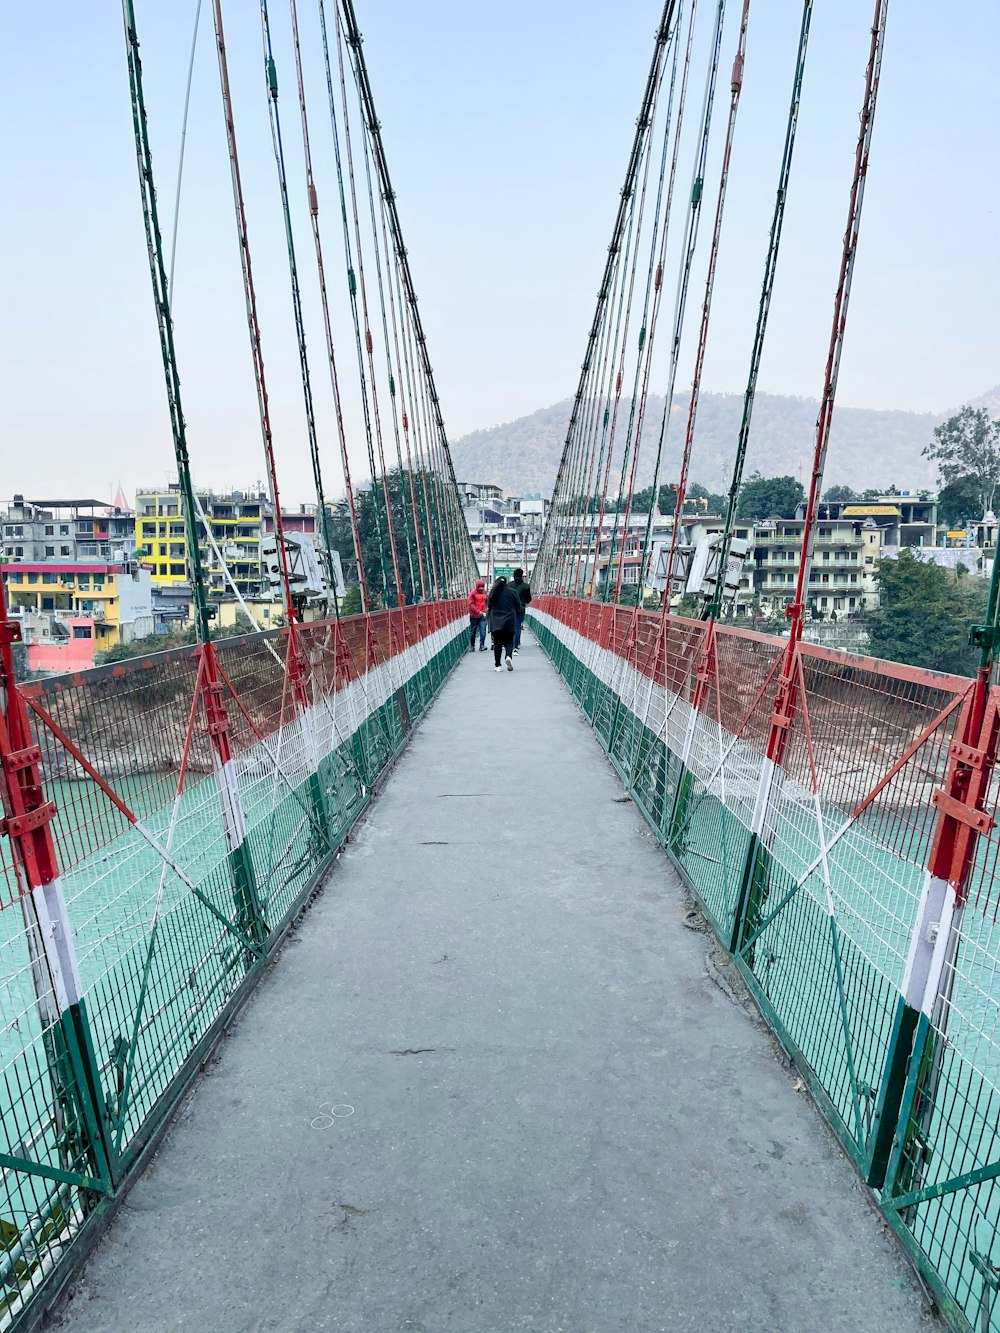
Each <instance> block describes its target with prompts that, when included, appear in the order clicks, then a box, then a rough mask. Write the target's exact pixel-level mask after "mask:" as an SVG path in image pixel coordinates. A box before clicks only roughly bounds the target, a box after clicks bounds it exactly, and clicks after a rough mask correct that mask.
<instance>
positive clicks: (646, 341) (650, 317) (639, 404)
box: [591, 0, 698, 596]
mask: <svg viewBox="0 0 1000 1333" xmlns="http://www.w3.org/2000/svg"><path fill="white" fill-rule="evenodd" d="M697 14H698V0H692V4H691V11H690V14H689V17H688V33H687V42H686V44H685V50H684V67H683V73H682V75H681V87H680V96H679V98H678V103H677V122H676V125H675V126H674V130H673V150H672V152H671V158H670V175H669V181H668V184H667V196H666V202H665V204H664V203H663V200H662V197H661V195H660V193H659V191H658V192H657V200H656V213H655V218H656V220H657V223H658V222H659V219H660V217H661V216H662V218H663V230H662V233H661V235H660V246H659V254H658V256H657V262H656V268H655V273H654V275H653V298H652V299H653V304H652V310H650V309H649V304H648V302H649V281H648V278H647V287H646V294H645V302H644V307H643V323H642V325H641V326H640V331H639V347H638V349H637V357H636V368H635V376H634V379H633V384H632V399H631V404H630V407H629V420H628V426H627V428H626V434H625V447H626V449H628V448H629V447H630V442H631V448H632V450H633V463H632V468H633V473H634V472H635V470H636V469H637V467H638V456H639V450H640V449H641V447H642V431H643V427H644V426H645V421H646V403H647V398H648V393H649V377H650V371H651V367H652V360H653V348H654V345H655V342H656V329H657V325H658V322H659V313H660V304H661V300H662V296H663V267H664V263H665V262H666V250H667V242H668V240H669V237H670V220H671V218H672V216H673V200H674V186H675V183H676V180H677V165H678V161H679V156H680V142H681V132H682V130H683V128H684V112H685V109H686V105H687V89H688V81H689V76H690V72H691V50H692V45H693V42H694V32H695V21H696V18H697ZM680 21H681V17H680V11H679V10H678V26H679V24H680ZM679 49H680V48H679V44H676V45H675V46H674V59H675V64H674V69H673V72H672V77H671V89H670V103H671V105H672V101H673V95H674V80H675V78H676V59H677V55H678V52H679ZM670 129H671V126H670V123H669V112H668V122H667V123H666V124H665V126H664V139H663V152H664V154H666V152H667V151H668V146H669V143H670ZM661 171H662V167H661ZM661 184H662V178H661ZM654 251H655V234H654V238H653V244H652V245H651V254H650V264H651V266H652V254H653V252H654ZM640 375H641V378H642V387H641V389H640V387H639V379H640ZM609 480H610V461H609V464H608V469H607V470H606V473H605V477H604V481H603V493H604V494H605V495H606V493H607V486H608V481H609ZM650 504H651V505H658V504H659V496H658V495H653V496H652V497H651V500H650ZM610 563H611V562H610V560H609V562H608V569H609V575H610ZM591 595H592V596H593V589H591Z"/></svg>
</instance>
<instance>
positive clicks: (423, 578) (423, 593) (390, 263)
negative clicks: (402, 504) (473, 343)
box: [379, 196, 427, 602]
mask: <svg viewBox="0 0 1000 1333" xmlns="http://www.w3.org/2000/svg"><path fill="white" fill-rule="evenodd" d="M379 212H380V215H381V222H382V247H383V251H384V254H385V266H386V270H387V272H388V275H389V276H388V281H387V283H386V286H387V287H388V289H389V311H390V314H391V316H392V345H393V348H394V350H395V354H396V374H397V375H398V376H399V388H400V391H401V392H402V391H405V384H404V382H403V359H402V355H401V353H400V343H399V324H398V321H397V317H396V292H395V286H396V284H397V283H398V281H399V273H398V266H397V265H396V263H395V259H394V256H393V254H392V250H391V249H390V246H389V229H388V224H387V221H386V216H385V213H386V210H385V200H384V199H381V196H380V204H379ZM394 278H395V280H396V282H395V283H394V282H393V279H394ZM392 411H393V424H394V428H395V430H396V448H397V450H398V449H399V447H400V445H399V420H400V419H401V420H402V423H403V437H404V440H405V443H406V475H407V477H408V478H409V487H410V504H411V505H412V506H413V513H412V515H411V517H412V521H413V543H414V546H415V547H416V550H417V570H418V573H419V574H420V598H419V600H420V601H422V602H426V601H427V572H426V570H425V568H424V556H423V550H422V548H421V542H420V526H419V524H420V506H419V504H418V502H417V487H416V481H415V479H414V475H413V454H412V451H411V449H410V432H409V430H408V428H407V423H408V418H407V415H406V407H405V405H404V406H403V408H402V410H401V411H400V408H399V404H398V399H397V395H396V392H395V387H394V388H393V392H392ZM402 467H403V463H402V458H400V470H402Z"/></svg>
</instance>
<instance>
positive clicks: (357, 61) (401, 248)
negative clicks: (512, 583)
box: [340, 0, 675, 577]
mask: <svg viewBox="0 0 1000 1333" xmlns="http://www.w3.org/2000/svg"><path fill="white" fill-rule="evenodd" d="M674 2H675V0H668V3H671V4H672V3H674ZM340 4H341V7H342V9H343V15H344V29H345V32H346V36H347V45H348V47H349V48H350V50H351V53H352V57H353V64H354V70H355V77H356V78H357V80H358V86H359V88H360V91H361V99H362V104H363V106H364V112H365V123H366V125H367V127H368V133H369V135H370V136H371V147H372V157H373V161H374V164H375V172H376V176H377V178H378V183H379V189H380V192H381V195H382V199H383V201H384V203H385V207H386V211H387V214H388V222H389V233H390V236H391V237H392V242H393V246H394V249H395V253H396V259H397V263H398V265H399V270H400V276H401V279H402V282H403V287H404V290H405V292H406V300H407V305H408V307H409V310H410V314H411V318H412V320H413V327H414V333H415V337H416V344H417V348H418V349H419V355H420V364H421V368H422V370H423V376H424V379H425V382H426V385H427V394H428V398H429V400H430V406H431V410H432V412H433V417H434V424H435V428H436V434H437V438H438V441H439V445H440V449H441V454H442V457H443V462H444V467H445V469H446V473H445V477H444V478H442V480H443V481H444V480H446V481H448V482H450V484H451V487H452V488H453V489H452V495H453V500H454V503H457V499H458V482H457V479H456V477H455V468H454V464H453V462H452V457H451V449H450V447H449V445H448V435H447V432H446V430H445V425H444V417H443V415H442V412H441V401H440V398H439V396H438V392H437V386H436V384H435V381H434V372H433V369H432V367H431V363H430V356H429V353H428V350H427V338H426V336H425V334H424V330H423V325H422V323H421V320H420V312H419V309H418V307H417V295H416V290H415V288H414V285H413V276H412V274H411V272H410V262H409V258H408V255H407V251H406V246H405V245H404V243H403V232H402V227H401V226H400V222H399V213H398V210H397V207H396V193H395V191H394V189H393V187H392V181H391V179H390V177H389V168H388V164H387V162H386V155H385V147H384V145H383V143H382V133H381V128H380V125H379V120H378V116H377V115H376V112H375V99H374V97H373V95H372V90H371V81H370V79H369V77H368V68H367V65H366V64H365V58H364V52H363V50H362V40H363V39H362V36H361V32H360V29H359V28H358V22H357V17H356V15H355V12H354V4H353V0H340ZM463 528H464V523H463ZM461 555H462V564H463V566H464V572H465V573H466V575H467V576H470V577H471V576H472V575H473V573H474V571H475V568H476V564H475V558H474V556H473V553H472V542H471V539H470V538H469V535H468V533H467V532H466V533H465V534H464V541H463V542H462V544H461ZM457 572H458V571H456V573H457Z"/></svg>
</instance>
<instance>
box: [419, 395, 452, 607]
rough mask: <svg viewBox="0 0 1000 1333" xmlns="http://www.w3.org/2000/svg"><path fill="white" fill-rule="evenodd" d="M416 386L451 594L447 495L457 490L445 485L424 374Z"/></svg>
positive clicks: (450, 554) (438, 440)
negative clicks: (429, 455)
mask: <svg viewBox="0 0 1000 1333" xmlns="http://www.w3.org/2000/svg"><path fill="white" fill-rule="evenodd" d="M418 389H419V395H420V401H421V405H422V409H423V414H424V423H425V429H426V431H427V439H428V446H429V450H430V452H431V456H432V459H433V466H432V468H431V478H432V485H434V486H435V487H436V489H437V492H438V506H439V512H440V515H441V541H442V555H441V562H442V565H443V567H444V573H445V593H446V595H448V596H451V595H452V594H453V593H454V591H455V584H456V581H457V567H458V561H457V534H456V531H455V515H454V508H453V505H452V503H451V496H452V494H453V493H457V487H455V488H454V491H453V490H452V489H451V488H449V487H448V486H447V484H446V480H445V460H444V452H443V450H442V448H441V438H440V436H439V435H438V431H437V423H436V422H435V420H434V413H433V410H432V408H431V401H430V390H429V386H428V383H427V378H426V376H423V375H421V377H420V379H419V381H418Z"/></svg>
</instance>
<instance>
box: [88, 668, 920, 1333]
mask: <svg viewBox="0 0 1000 1333" xmlns="http://www.w3.org/2000/svg"><path fill="white" fill-rule="evenodd" d="M620 801H621V789H620V787H619V785H618V783H617V781H616V779H615V777H614V775H613V773H612V772H611V770H610V769H609V768H608V766H607V764H606V763H605V761H604V760H603V758H602V756H601V753H600V750H599V747H598V745H597V742H596V741H595V740H594V738H593V736H592V734H591V733H590V731H589V729H588V728H587V726H586V725H585V723H584V722H583V720H582V719H581V718H580V715H579V714H578V712H577V710H576V708H575V706H574V704H573V703H572V701H571V700H570V698H569V696H568V695H567V694H566V692H565V691H564V690H563V688H562V687H561V685H560V683H559V681H558V678H557V677H556V675H555V673H554V672H553V671H552V669H551V667H550V666H549V665H548V664H547V662H546V661H545V659H544V658H543V657H542V654H541V652H540V650H539V649H538V648H537V646H535V645H534V644H533V643H529V644H528V645H527V647H526V650H525V651H524V652H522V654H521V656H520V657H519V658H518V659H517V668H516V671H515V673H514V674H513V675H512V676H508V674H507V673H506V672H504V673H502V674H501V675H500V676H496V675H495V674H494V672H493V668H492V659H491V658H490V657H489V656H488V655H485V654H477V656H476V657H475V658H474V659H471V658H470V659H467V660H466V661H465V662H464V663H463V664H462V665H461V667H460V668H459V670H458V671H457V672H456V674H455V676H454V677H453V678H452V680H451V681H450V682H449V683H448V684H447V686H446V687H445V689H444V691H443V693H442V695H441V698H440V699H439V701H438V703H437V704H436V705H435V707H434V709H433V711H432V713H431V714H430V716H429V717H428V718H427V719H426V721H425V722H424V723H423V725H422V726H421V727H420V729H419V730H418V732H417V734H416V735H415V737H414V739H413V743H412V746H411V748H410V750H409V752H408V753H407V754H406V755H405V756H404V757H403V759H402V761H401V762H400V764H399V767H398V769H397V771H396V772H395V774H394V775H393V777H392V778H391V780H390V781H389V782H388V783H387V785H386V789H385V791H384V793H383V794H382V795H381V797H380V798H379V800H378V802H377V804H376V805H375V807H374V809H373V811H372V813H371V816H370V818H369V819H368V821H367V823H366V824H365V825H364V827H363V828H361V829H360V830H359V832H358V836H357V838H356V840H355V841H354V842H353V844H352V845H351V846H350V847H349V848H348V850H347V851H346V853H345V855H344V857H343V858H342V860H341V861H340V863H339V865H338V866H337V868H336V870H335V872H334V873H333V875H332V876H331V879H330V882H329V884H328V886H327V889H326V892H325V894H324V896H323V897H322V898H321V899H320V900H319V901H318V902H317V904H316V905H315V907H314V908H313V910H312V911H311V913H310V914H309V915H308V917H307V918H306V921H305V923H304V924H303V926H302V928H301V929H300V930H299V932H298V934H297V935H296V936H295V937H294V938H293V939H292V941H291V943H290V944H289V945H288V947H286V949H285V950H284V952H283V954H282V956H281V958H280V959H279V961H278V963H277V966H276V967H275V968H274V970H273V971H272V973H271V974H270V976H269V977H268V978H267V980H266V981H265V982H264V983H263V985H262V987H261V989H260V991H259V992H258V994H257V995H256V996H255V997H254V999H253V1000H252V1001H251V1003H250V1005H249V1007H248V1009H247V1010H246V1011H245V1014H244V1016H243V1018H242V1019H241V1021H240V1023H239V1025H238V1028H237V1029H236V1031H235V1032H234V1033H233V1035H232V1037H231V1039H230V1040H229V1041H228V1043H227V1044H226V1045H225V1046H224V1047H223V1048H222V1050H221V1054H220V1057H219V1059H218V1061H217V1062H216V1064H215V1065H214V1067H213V1068H212V1070H211V1072H210V1073H209V1075H208V1076H206V1077H205V1078H204V1079H203V1080H202V1082H201V1083H200V1085H199V1086H198V1087H197V1089H196V1090H195V1093H194V1095H193V1097H192V1098H191V1099H190V1101H189V1102H188V1104H187V1106H186V1109H185V1110H184V1112H183V1114H182V1115H181V1117H180V1119H179V1122H178V1123H177V1124H176V1126H175V1127H174V1129H173V1130H172V1131H171V1133H170V1136H169V1138H168V1139H167V1141H166V1142H165V1144H164V1146H163V1147H162V1149H161V1151H160V1153H159V1155H158V1157H157V1159H156V1161H155V1162H154V1163H153V1165H152V1166H151V1168H150V1169H149V1171H148V1172H147V1173H146V1175H145V1177H144V1178H143V1179H142V1180H141V1181H140V1182H139V1184H138V1185H137V1186H136V1188H135V1190H134V1191H133V1192H132V1194H131V1195H130V1197H129V1199H128V1201H127V1203H126V1205H125V1207H124V1210H123V1212H122V1213H121V1215H120V1216H119V1218H118V1220H117V1221H116V1223H115V1224H114V1226H113V1227H112V1229H111V1231H110V1232H109V1234H108V1236H107V1237H106V1238H105V1240H104V1242H103V1244H102V1246H101V1248H100V1250H99V1251H98V1253H97V1255H96V1256H95V1257H94V1259H93V1260H92V1261H91V1263H90V1265H89V1268H88V1270H87V1272H86V1275H85V1277H84V1278H83V1280H82V1281H81V1282H80V1283H78V1285H77V1288H76V1292H75V1294H74V1297H73V1299H72V1301H71V1303H70V1304H69V1306H68V1307H67V1309H66V1312H65V1314H64V1315H63V1323H62V1326H63V1327H64V1328H65V1329H66V1330H70V1333H97V1331H98V1330H100V1331H101V1333H105V1331H106V1330H108V1329H130V1330H134V1331H138V1330H150V1333H152V1331H153V1330H156V1331H157V1333H159V1331H160V1330H167V1329H192V1330H195V1329H197V1330H202V1329H206V1330H207V1329H211V1330H213V1331H216V1333H218V1331H220V1330H227V1331H228V1330H234V1331H235V1330H258V1329H260V1330H263V1329H276V1330H310V1331H311V1330H319V1329H335V1330H348V1331H352V1333H353V1331H357V1333H383V1331H384V1333H390V1331H394V1330H426V1331H427V1333H441V1331H442V1330H454V1331H455V1333H480V1331H482V1333H506V1331H507V1330H514V1329H525V1330H531V1333H556V1331H557V1330H565V1331H566V1333H582V1331H583V1330H594V1331H595V1333H605V1331H610V1330H629V1333H647V1331H651V1330H659V1329H668V1330H670V1331H671V1333H683V1331H685V1330H690V1333H705V1331H706V1330H713V1333H718V1331H719V1330H732V1331H733V1333H736V1331H737V1330H739V1331H740V1333H743V1331H744V1330H751V1329H760V1330H768V1331H769V1333H770V1331H777V1330H787V1331H788V1333H798V1331H799V1330H809V1331H810V1333H818V1331H823V1333H825V1331H827V1330H829V1331H831V1333H832V1331H833V1330H844V1333H847V1331H848V1330H850V1333H856V1330H858V1329H861V1328H871V1329H892V1330H893V1331H894V1333H909V1331H910V1330H916V1329H918V1328H925V1327H926V1326H927V1322H928V1321H927V1317H926V1316H925V1315H923V1314H922V1313H921V1309H920V1301H919V1297H918V1294H917V1292H916V1290H915V1289H914V1287H913V1284H912V1282H911V1280H910V1278H909V1274H908V1270H907V1269H906V1268H905V1266H904V1264H903V1263H902V1261H901V1259H900V1257H899V1256H898V1254H897V1252H896V1251H895V1249H894V1248H893V1246H892V1245H891V1244H890V1243H889V1242H888V1241H887V1240H886V1239H885V1237H884V1236H883V1234H882V1231H881V1228H880V1226H879V1223H878V1221H877V1219H876V1217H875V1216H874V1214H873V1213H872V1212H870V1211H869V1209H868V1208H867V1207H866V1205H865V1202H864V1200H863V1199H862V1197H861V1195H860V1193H859V1191H858V1189H857V1188H856V1186H855V1184H854V1177H853V1174H852V1172H851V1170H850V1168H849V1167H848V1165H847V1163H846V1162H845V1161H844V1160H843V1158H842V1157H841V1155H840V1153H839V1151H838V1150H837V1149H836V1148H835V1147H834V1144H833V1141H832V1139H831V1137H830V1136H829V1134H828V1132H827V1130H826V1129H825V1128H824V1125H823V1123H822V1121H821V1119H820V1117H819V1115H818V1113H817V1112H816V1111H815V1109H814V1108H813V1107H812V1106H811V1105H810V1104H809V1103H808V1101H807V1100H806V1099H805V1097H804V1096H803V1095H802V1094H801V1093H799V1092H797V1091H796V1090H795V1088H794V1086H793V1078H792V1076H790V1075H789V1074H788V1073H787V1072H786V1071H785V1069H784V1068H783V1067H782V1065H781V1064H780V1063H779V1061H778V1060H777V1059H775V1057H774V1054H773V1052H772V1047H771V1043H770V1041H769V1039H768V1037H767V1036H765V1035H764V1034H763V1033H762V1032H761V1031H760V1029H759V1028H758V1027H757V1026H755V1025H754V1023H753V1022H752V1021H751V1019H750V1017H749V1016H748V1014H747V1013H746V1012H743V1011H742V1010H741V1009H740V1008H739V1007H738V1006H737V1004H736V1003H734V999H733V998H732V997H731V995H727V993H726V992H725V990H724V989H723V988H722V987H721V986H720V985H719V984H718V978H719V973H718V971H717V970H716V965H715V964H714V962H713V960H712V957H711V952H712V951H711V945H710V940H709V937H708V936H706V935H704V934H700V933H697V932H695V931H692V930H690V929H687V928H686V922H685V912H686V902H685V897H684V893H683V891H682V889H681V887H680V884H679V882H678V880H677V878H676V876H675V875H674V873H673V872H672V870H671V869H670V867H669V865H668V864H667V862H666V860H665V858H664V856H663V854H662V853H661V852H660V851H659V850H658V849H657V848H656V846H655V844H654V843H653V842H652V840H651V839H650V838H649V837H648V836H647V834H646V832H645V826H644V825H643V824H642V822H641V820H640V818H639V816H638V815H637V813H636V812H635V810H634V808H632V807H631V806H630V805H628V804H621V803H620ZM720 966H724V964H720Z"/></svg>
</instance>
